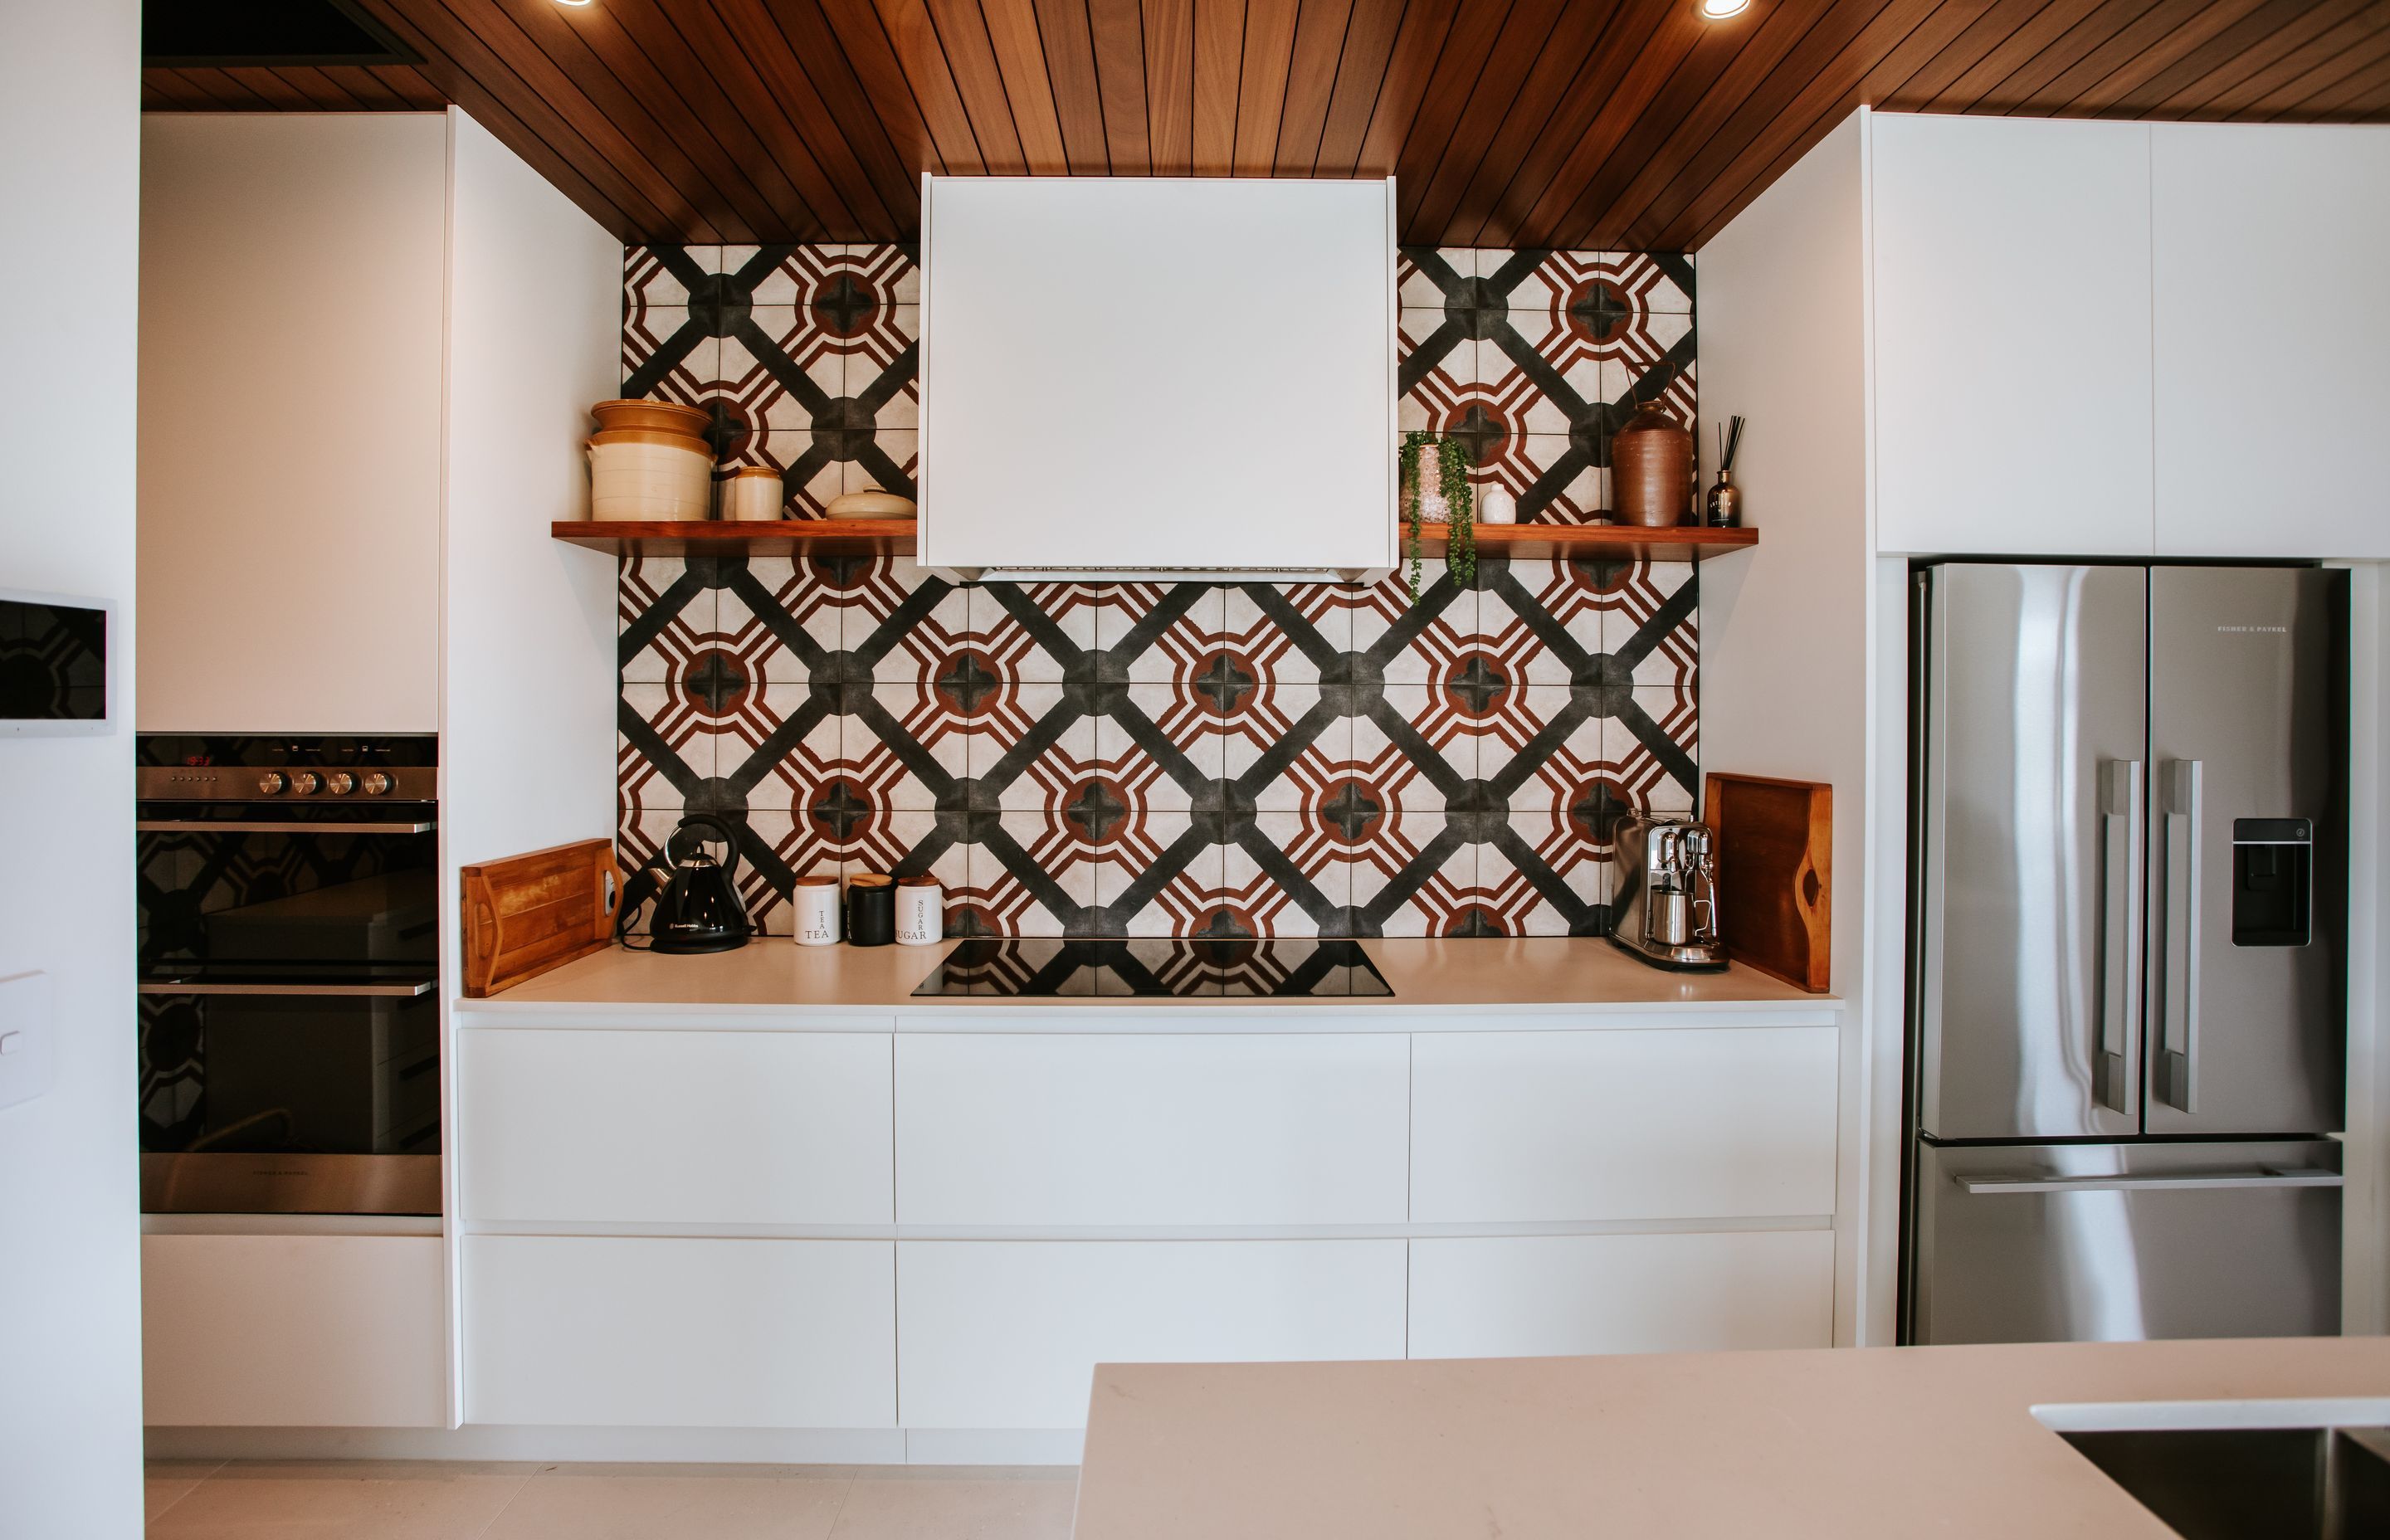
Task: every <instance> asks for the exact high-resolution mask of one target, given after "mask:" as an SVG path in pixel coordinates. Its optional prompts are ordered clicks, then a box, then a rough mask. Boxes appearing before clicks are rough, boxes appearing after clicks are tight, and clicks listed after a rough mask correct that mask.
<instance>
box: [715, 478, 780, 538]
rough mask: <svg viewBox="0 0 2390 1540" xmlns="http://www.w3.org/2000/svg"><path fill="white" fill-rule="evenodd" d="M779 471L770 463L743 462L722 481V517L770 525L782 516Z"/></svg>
mask: <svg viewBox="0 0 2390 1540" xmlns="http://www.w3.org/2000/svg"><path fill="white" fill-rule="evenodd" d="M780 498H781V488H780V473H779V472H778V471H777V470H775V469H773V468H771V467H770V466H767V465H742V466H740V467H739V468H738V469H737V470H735V471H733V472H731V476H730V480H728V481H725V482H724V483H723V484H722V517H723V518H725V519H732V520H739V522H741V523H748V524H768V523H772V522H774V521H776V520H778V519H779V517H780Z"/></svg>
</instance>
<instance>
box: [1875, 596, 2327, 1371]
mask: <svg viewBox="0 0 2390 1540" xmlns="http://www.w3.org/2000/svg"><path fill="white" fill-rule="evenodd" d="M2346 611H2347V599H2346V589H2345V579H2344V576H2343V574H2340V573H2337V572H2331V571H2321V570H2317V569H2294V568H2229V567H2189V566H2182V567H2175V566H2121V565H2118V566H2058V565H2039V564H2036V565H1992V564H1985V563H1973V562H1947V563H1943V564H1939V565H1936V566H1932V567H1928V568H1925V569H1923V570H1921V572H1920V573H1919V578H1918V592H1917V594H1916V615H1915V619H1916V625H1915V632H1914V635H1913V638H1912V641H1913V645H1914V647H1915V649H1916V652H1915V657H1916V663H1915V673H1914V686H1915V699H1914V700H1913V702H1912V722H1913V724H1914V741H1913V743H1912V750H1913V757H1912V764H1911V776H1912V792H1913V796H1912V802H1911V835H1910V840H1911V852H1910V855H1911V882H1910V886H1911V893H1910V927H1909V936H1910V956H1909V977H1910V988H1909V995H1910V1000H1909V1028H1910V1033H1909V1046H1910V1077H1909V1084H1910V1109H1911V1116H1912V1131H1913V1139H1912V1142H1911V1146H1910V1150H1911V1156H1912V1159H1911V1161H1910V1166H1909V1171H1908V1186H1907V1189H1906V1199H1907V1204H1906V1222H1907V1229H1908V1233H1907V1247H1906V1255H1905V1260H1906V1268H1905V1274H1904V1284H1905V1292H1904V1298H1903V1311H1902V1328H1903V1340H1904V1341H1916V1342H1983V1341H2109V1340H2129V1339H2138V1338H2157V1337H2228V1336H2229V1337H2242V1336H2253V1337H2254V1336H2290V1335H2311V1334H2319V1333H2323V1334H2328V1333H2336V1332H2337V1331H2338V1330H2339V1329H2340V1228H2341V1226H2340V1219H2341V1215H2340V1196H2341V1195H2340V1180H2341V1177H2340V1149H2339V1146H2338V1145H2337V1144H2336V1143H2335V1142H2333V1141H2332V1140H2331V1139H2330V1138H2328V1137H2327V1136H2329V1135H2331V1134H2332V1133H2334V1132H2336V1131H2338V1130H2339V1129H2340V1128H2341V1126H2342V1089H2343V1087H2342V1082H2343V1074H2344V1063H2345V1036H2346V1032H2345V977H2346V969H2345V965H2344V932H2345V923H2344V914H2345V891H2346V879H2345V865H2346V863H2345V846H2346V833H2345V829H2346V818H2345V810H2344V804H2345V791H2344V781H2345V765H2346V763H2347V752H2346V728H2345V723H2346V687H2345V666H2344V661H2345V656H2346V650H2347V643H2346V620H2345V616H2346Z"/></svg>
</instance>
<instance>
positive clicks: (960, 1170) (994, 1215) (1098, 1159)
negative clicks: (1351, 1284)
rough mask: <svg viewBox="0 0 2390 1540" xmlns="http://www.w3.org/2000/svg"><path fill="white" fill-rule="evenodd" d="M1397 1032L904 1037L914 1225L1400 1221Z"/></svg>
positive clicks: (902, 1138) (900, 1097)
mask: <svg viewBox="0 0 2390 1540" xmlns="http://www.w3.org/2000/svg"><path fill="white" fill-rule="evenodd" d="M1407 1082H1408V1049H1407V1044H1406V1042H1405V1040H1404V1039H1403V1038H1402V1037H1400V1036H1396V1035H1383V1034H1372V1035H1356V1034H1352V1033H1341V1034H1336V1035H1327V1034H1321V1033H1304V1034H1275V1033H1273V1034H1268V1035H1260V1034H1251V1035H1248V1034H1241V1033H1240V1034H1235V1035H1230V1034H1226V1033H1223V1034H1217V1035H1210V1036H1200V1037H1199V1036H1187V1035H1169V1036H1165V1035H1150V1036H1137V1037H1126V1036H1122V1037H1083V1036H1067V1035H1060V1034H1054V1035H1031V1034H1020V1035H1011V1036H1002V1035H994V1034H982V1033H970V1034H943V1033H934V1034H933V1033H919V1034H915V1033H902V1034H899V1036H898V1037H897V1040H896V1193H897V1213H896V1217H897V1219H898V1220H899V1221H900V1222H902V1223H904V1224H908V1225H1024V1226H1028V1225H1034V1226H1079V1225H1327V1224H1358V1223H1378V1224H1386V1223H1398V1222H1399V1221H1400V1220H1401V1219H1402V1217H1403V1208H1404V1182H1405V1165H1406V1149H1405V1123H1406V1110H1405V1106H1404V1101H1405V1095H1406V1087H1407Z"/></svg>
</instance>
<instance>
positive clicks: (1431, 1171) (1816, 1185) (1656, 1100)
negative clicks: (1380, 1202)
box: [1410, 1027, 1838, 1224]
mask: <svg viewBox="0 0 2390 1540" xmlns="http://www.w3.org/2000/svg"><path fill="white" fill-rule="evenodd" d="M1837 1043H1838V1034H1837V1032H1836V1029H1834V1028H1832V1027H1727V1028H1714V1029H1687V1028H1675V1027H1663V1028H1652V1029H1628V1030H1618V1031H1596V1032H1541V1033H1538V1032H1520V1033H1512V1032H1480V1033H1421V1034H1420V1036H1419V1037H1418V1038H1417V1039H1416V1040H1415V1041H1414V1044H1413V1047H1412V1076H1413V1084H1412V1093H1411V1213H1410V1216H1411V1218H1412V1219H1413V1220H1415V1221H1418V1222H1420V1223H1422V1224H1489V1223H1497V1222H1528V1223H1542V1222H1547V1221H1567V1220H1574V1221H1619V1220H1648V1219H1705V1218H1735V1217H1759V1216H1782V1215H1815V1214H1829V1213H1833V1212H1834V1132H1835V1122H1834V1098H1835V1075H1836V1070H1835V1063H1836V1052H1837Z"/></svg>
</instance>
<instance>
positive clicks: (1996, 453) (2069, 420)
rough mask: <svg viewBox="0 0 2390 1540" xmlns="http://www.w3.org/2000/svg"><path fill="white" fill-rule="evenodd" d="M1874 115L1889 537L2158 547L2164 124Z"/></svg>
mask: <svg viewBox="0 0 2390 1540" xmlns="http://www.w3.org/2000/svg"><path fill="white" fill-rule="evenodd" d="M1871 123H1872V135H1871V152H1872V171H1871V183H1870V186H1871V189H1872V190H1871V192H1870V199H1869V216H1868V217H1869V221H1870V229H1871V233H1872V249H1873V286H1874V328H1875V329H1874V360H1875V390H1874V397H1875V476H1876V507H1877V510H1878V524H1877V545H1878V546H1879V548H1881V549H1882V550H1885V551H1912V552H1950V553H1978V552H1980V553H1986V554H1990V553H1998V554H2004V555H2034V554H2049V555H2070V556H2075V555H2079V556H2142V555H2147V554H2148V553H2149V552H2150V550H2151V549H2152V524H2151V507H2152V494H2151V475H2150V439H2151V430H2150V399H2151V398H2150V160H2149V155H2150V138H2149V134H2150V131H2149V128H2148V126H2147V125H2145V124H2141V123H2111V122H2062V121H2058V120H2055V119H2020V118H1958V117H1918V116H1909V115H1907V114H1895V113H1881V114H1877V115H1875V116H1874V117H1873V118H1872V119H1871Z"/></svg>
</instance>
